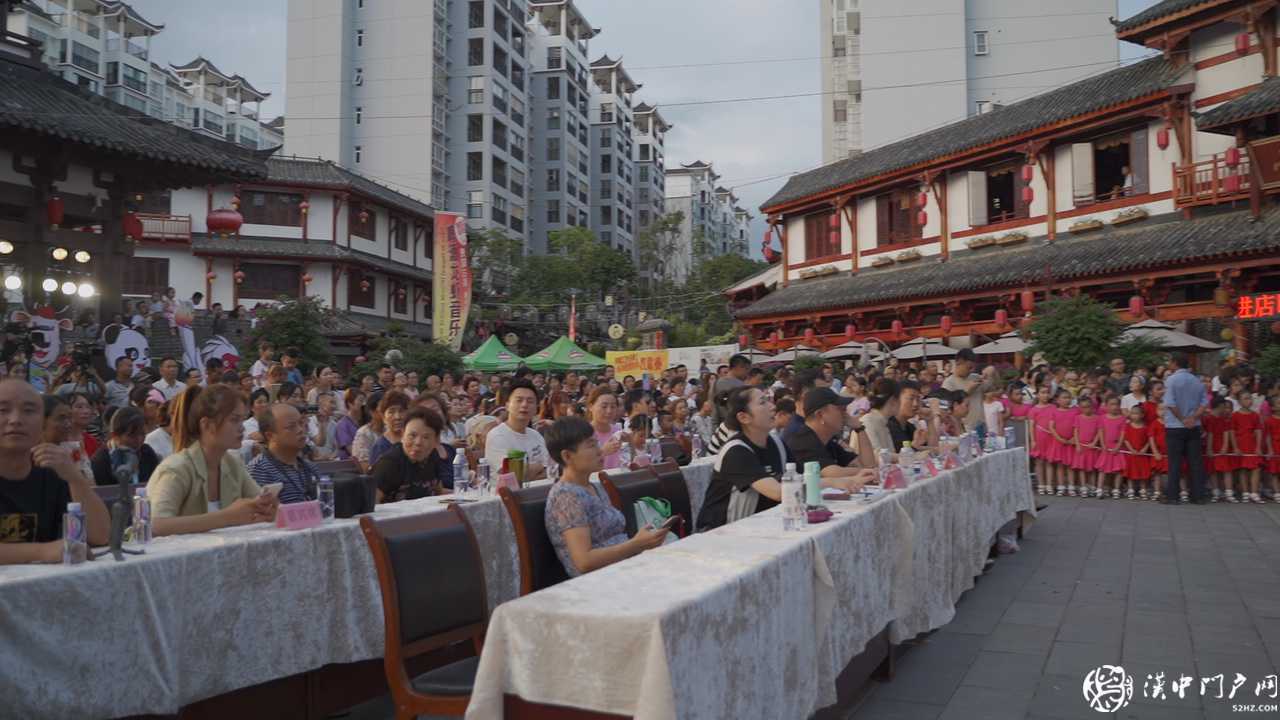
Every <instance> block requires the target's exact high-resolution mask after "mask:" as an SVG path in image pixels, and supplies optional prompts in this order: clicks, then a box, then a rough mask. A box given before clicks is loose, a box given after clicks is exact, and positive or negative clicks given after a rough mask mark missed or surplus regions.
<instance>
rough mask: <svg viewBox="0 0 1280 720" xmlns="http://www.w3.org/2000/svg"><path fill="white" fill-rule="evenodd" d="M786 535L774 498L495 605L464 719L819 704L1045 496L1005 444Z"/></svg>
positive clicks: (744, 711)
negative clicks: (729, 519)
mask: <svg viewBox="0 0 1280 720" xmlns="http://www.w3.org/2000/svg"><path fill="white" fill-rule="evenodd" d="M831 505H832V507H833V509H834V510H835V511H836V512H837V513H838V515H837V516H836V517H835V518H833V520H832V521H830V522H827V523H824V524H820V525H814V526H810V527H809V528H808V529H807V530H804V531H798V532H784V531H783V530H782V523H781V516H780V512H779V509H776V508H775V509H773V510H770V511H767V512H764V513H760V514H758V515H755V516H752V517H750V518H747V519H744V520H741V521H739V522H736V523H733V524H731V525H727V526H725V527H722V528H719V529H717V530H715V531H712V532H709V533H702V534H699V535H695V536H692V537H690V538H688V539H686V540H683V541H681V542H679V543H674V544H671V545H667V546H664V547H662V548H659V549H656V550H653V551H650V552H646V553H643V554H641V555H639V556H636V557H634V558H631V559H629V560H626V561H624V562H621V563H618V564H616V565H612V566H609V567H607V568H604V569H602V570H599V571H596V572H593V573H590V574H588V575H584V576H582V577H579V578H576V579H574V580H571V581H569V582H565V583H562V584H560V585H557V586H555V587H552V588H548V589H546V590H543V591H540V592H537V593H534V594H532V595H529V596H526V597H523V598H518V599H516V600H513V601H511V602H508V603H505V604H503V605H501V606H500V607H498V609H497V610H496V612H495V613H494V614H493V616H492V618H491V619H490V624H489V630H488V633H487V635H486V640H485V647H484V651H483V653H482V654H481V660H480V668H479V674H478V676H477V680H476V686H475V690H474V692H473V695H472V700H471V705H470V707H469V708H468V711H467V717H468V718H472V719H474V720H481V719H483V720H489V719H490V718H500V717H502V716H503V707H504V699H506V698H508V696H515V697H518V698H520V699H522V700H524V701H528V702H531V703H538V704H542V705H553V706H562V707H567V708H577V709H582V710H588V711H593V712H598V713H608V714H616V715H621V716H630V717H635V718H637V719H638V720H650V719H654V720H666V719H667V718H676V717H680V718H710V717H732V718H769V719H770V720H773V719H776V718H807V717H809V716H811V715H812V714H813V713H814V712H815V711H817V710H819V709H820V708H823V707H827V706H830V705H833V704H835V703H836V701H837V682H836V681H837V678H838V676H839V675H840V673H841V671H842V669H844V668H845V667H846V666H847V665H849V663H850V661H851V660H852V659H853V658H855V657H856V656H858V654H859V653H861V652H862V651H863V649H864V648H866V647H867V644H868V642H870V641H871V640H873V638H876V637H878V636H880V634H881V633H882V632H883V631H884V629H885V628H886V627H887V628H888V629H889V635H890V640H891V641H892V642H894V643H898V642H901V641H903V640H905V639H908V638H911V637H914V636H916V635H918V634H919V633H921V632H925V631H927V630H931V629H933V628H937V627H939V626H941V625H944V624H946V623H947V622H949V621H950V620H951V619H952V617H954V615H955V603H956V601H957V600H958V599H959V597H960V595H961V594H962V593H963V592H964V591H966V590H968V589H969V588H971V587H972V586H973V582H974V578H975V577H976V576H977V575H979V574H980V573H981V570H982V566H983V563H984V561H985V558H986V556H987V553H988V549H989V547H990V541H991V538H992V537H993V536H994V535H995V533H996V532H997V531H998V530H999V529H1000V528H1001V527H1002V526H1003V525H1005V524H1006V523H1008V522H1009V521H1010V520H1011V519H1013V518H1014V517H1017V516H1019V515H1020V513H1021V514H1023V516H1025V517H1034V513H1035V501H1034V497H1033V495H1032V493H1031V486H1030V482H1029V479H1028V467H1027V456H1026V453H1025V451H1024V450H1021V449H1017V450H1008V451H1003V452H997V453H992V454H989V455H986V456H983V457H981V458H979V459H978V460H976V461H974V462H972V463H970V464H969V465H966V466H964V467H961V468H958V469H955V470H952V471H948V472H944V473H942V474H940V475H939V476H937V477H935V478H930V479H928V480H925V481H923V482H920V483H917V484H915V485H912V486H911V487H909V488H907V489H905V490H901V491H897V492H893V493H885V494H883V495H881V496H879V497H877V498H876V499H875V500H874V501H871V502H866V501H862V500H852V501H848V502H836V503H832V504H831Z"/></svg>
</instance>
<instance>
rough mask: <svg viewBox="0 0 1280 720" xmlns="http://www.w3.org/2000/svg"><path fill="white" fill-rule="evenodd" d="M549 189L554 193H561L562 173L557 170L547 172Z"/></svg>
mask: <svg viewBox="0 0 1280 720" xmlns="http://www.w3.org/2000/svg"><path fill="white" fill-rule="evenodd" d="M547 189H548V190H550V191H552V192H559V191H560V171H559V170H556V169H554V168H553V169H551V170H547Z"/></svg>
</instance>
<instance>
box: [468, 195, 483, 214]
mask: <svg viewBox="0 0 1280 720" xmlns="http://www.w3.org/2000/svg"><path fill="white" fill-rule="evenodd" d="M467 217H469V218H482V217H484V191H483V190H468V191H467Z"/></svg>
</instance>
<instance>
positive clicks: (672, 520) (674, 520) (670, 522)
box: [654, 515, 680, 530]
mask: <svg viewBox="0 0 1280 720" xmlns="http://www.w3.org/2000/svg"><path fill="white" fill-rule="evenodd" d="M679 524H680V516H679V515H672V516H671V517H669V518H667V520H666V522H664V523H662V524H661V525H659V526H658V527H656V528H654V529H655V530H674V529H675V527H676V526H677V525H679Z"/></svg>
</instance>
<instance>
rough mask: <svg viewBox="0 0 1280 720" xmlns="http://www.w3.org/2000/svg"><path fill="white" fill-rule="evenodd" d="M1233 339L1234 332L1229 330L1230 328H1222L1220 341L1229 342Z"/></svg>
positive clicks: (1234, 336) (1234, 337)
mask: <svg viewBox="0 0 1280 720" xmlns="http://www.w3.org/2000/svg"><path fill="white" fill-rule="evenodd" d="M1235 339H1236V334H1235V333H1234V332H1232V331H1231V328H1222V342H1231V341H1232V340H1235Z"/></svg>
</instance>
